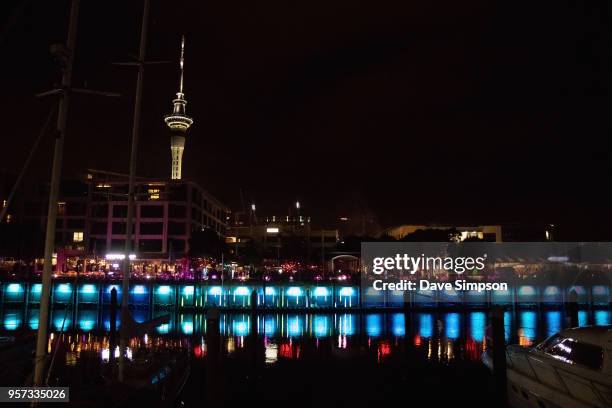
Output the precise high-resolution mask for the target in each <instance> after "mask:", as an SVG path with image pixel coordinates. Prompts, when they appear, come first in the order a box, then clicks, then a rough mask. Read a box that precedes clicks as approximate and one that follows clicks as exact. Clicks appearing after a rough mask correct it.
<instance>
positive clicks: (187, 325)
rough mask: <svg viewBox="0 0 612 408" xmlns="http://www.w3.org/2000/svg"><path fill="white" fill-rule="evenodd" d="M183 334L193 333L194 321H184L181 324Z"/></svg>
mask: <svg viewBox="0 0 612 408" xmlns="http://www.w3.org/2000/svg"><path fill="white" fill-rule="evenodd" d="M181 331H182V332H183V334H193V322H183V323H182V324H181Z"/></svg>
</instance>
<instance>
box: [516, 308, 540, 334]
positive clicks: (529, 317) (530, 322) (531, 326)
mask: <svg viewBox="0 0 612 408" xmlns="http://www.w3.org/2000/svg"><path fill="white" fill-rule="evenodd" d="M537 324H538V319H537V315H536V312H533V311H522V312H521V314H520V329H521V330H522V334H523V337H525V338H526V339H528V340H530V341H533V340H535V338H536V328H537Z"/></svg>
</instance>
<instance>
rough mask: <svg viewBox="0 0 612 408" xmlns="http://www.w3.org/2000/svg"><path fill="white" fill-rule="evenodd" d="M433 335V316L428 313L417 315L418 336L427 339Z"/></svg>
mask: <svg viewBox="0 0 612 408" xmlns="http://www.w3.org/2000/svg"><path fill="white" fill-rule="evenodd" d="M432 334H433V316H432V315H431V314H429V313H422V314H420V315H419V335H420V336H421V337H424V338H429V337H431V336H432Z"/></svg>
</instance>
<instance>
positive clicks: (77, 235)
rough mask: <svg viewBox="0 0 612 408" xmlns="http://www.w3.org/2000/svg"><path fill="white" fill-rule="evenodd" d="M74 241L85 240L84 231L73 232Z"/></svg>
mask: <svg viewBox="0 0 612 408" xmlns="http://www.w3.org/2000/svg"><path fill="white" fill-rule="evenodd" d="M72 241H74V242H83V232H82V231H75V232H73V233H72Z"/></svg>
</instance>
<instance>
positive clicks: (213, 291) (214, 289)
mask: <svg viewBox="0 0 612 408" xmlns="http://www.w3.org/2000/svg"><path fill="white" fill-rule="evenodd" d="M221 293H222V290H221V286H211V287H210V288H209V289H208V294H209V295H212V296H221Z"/></svg>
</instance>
